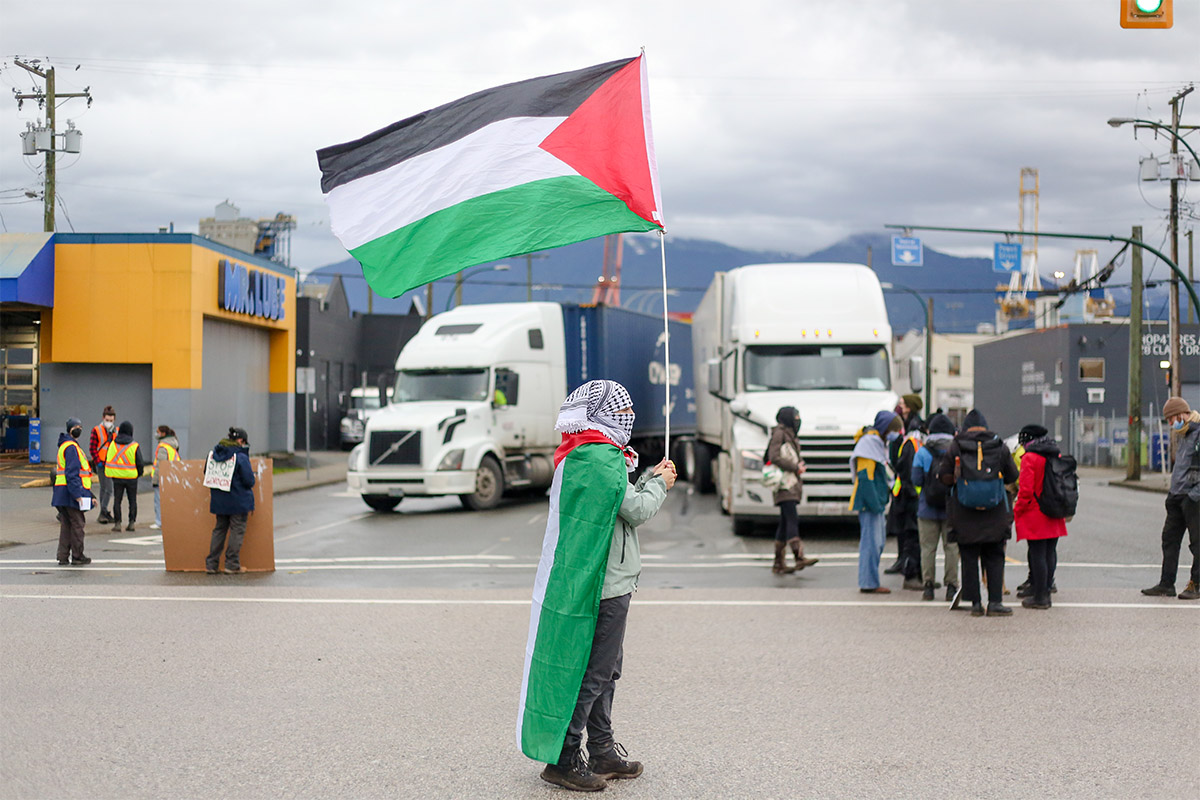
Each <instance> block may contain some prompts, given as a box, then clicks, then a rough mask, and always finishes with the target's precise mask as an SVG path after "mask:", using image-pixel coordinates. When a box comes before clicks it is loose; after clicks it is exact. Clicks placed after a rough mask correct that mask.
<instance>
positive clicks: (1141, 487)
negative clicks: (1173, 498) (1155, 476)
mask: <svg viewBox="0 0 1200 800" xmlns="http://www.w3.org/2000/svg"><path fill="white" fill-rule="evenodd" d="M1108 485H1109V486H1119V487H1121V488H1122V489H1132V490H1134V491H1135V492H1151V493H1154V494H1167V490H1166V488H1165V487H1162V488H1160V487H1158V486H1147V485H1146V484H1144V483H1139V482H1138V481H1109V482H1108Z"/></svg>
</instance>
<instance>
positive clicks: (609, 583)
mask: <svg viewBox="0 0 1200 800" xmlns="http://www.w3.org/2000/svg"><path fill="white" fill-rule="evenodd" d="M666 499H667V484H666V482H665V481H664V480H663V479H662V478H660V477H658V476H657V475H653V474H652V473H650V472H646V473H644V474H643V475H642V477H640V478H638V482H637V484H636V485H634V484H632V483H630V484H628V485H627V486H626V487H625V499H623V500H622V501H621V508H620V510H619V511H617V524H616V526H614V529H613V538H612V545H611V546H610V547H609V548H608V567H607V568H606V569H605V570H604V588H603V589H602V590H601V592H600V599H602V600H608V599H609V598H612V597H620V596H622V595H626V594H629V593H630V592H632V591H633V590H634V589H636V588H637V582H638V576H639V575H641V574H642V551H641V545H640V544H639V543H638V533H637V528H638V526H639V525H641V524H642V523H643V522H646V521H647V520H649V519H650V518H651V517H653V516H654V515H655V514H657V513H658V510H659V509H660V508H662V504H663V501H664V500H666Z"/></svg>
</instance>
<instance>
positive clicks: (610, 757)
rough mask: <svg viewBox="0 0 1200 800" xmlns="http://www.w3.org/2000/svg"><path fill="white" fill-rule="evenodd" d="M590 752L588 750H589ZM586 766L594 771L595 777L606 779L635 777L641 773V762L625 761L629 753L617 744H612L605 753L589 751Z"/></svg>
mask: <svg viewBox="0 0 1200 800" xmlns="http://www.w3.org/2000/svg"><path fill="white" fill-rule="evenodd" d="M589 753H590V751H589ZM590 755H591V758H589V759H588V768H590V769H591V770H592V772H594V773H596V777H598V778H605V779H607V780H610V781H611V780H612V779H614V778H617V779H627V778H636V777H637V776H639V775H641V774H642V762H640V761H626V760H625V757H626V756H628V755H629V753H627V752H625V748H624V747H622V746H621V745H619V744H614V745H613V748H612V749H611V750H609V751H608V752H607V753H590Z"/></svg>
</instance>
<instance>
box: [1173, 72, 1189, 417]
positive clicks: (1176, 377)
mask: <svg viewBox="0 0 1200 800" xmlns="http://www.w3.org/2000/svg"><path fill="white" fill-rule="evenodd" d="M1194 88H1195V87H1194V86H1189V87H1187V88H1186V89H1184V90H1183V91H1181V92H1180V93H1179V94H1177V95H1175V96H1174V97H1172V98H1171V163H1172V165H1174V163H1175V161H1176V159H1177V158H1178V157H1179V107H1180V106H1181V105H1182V104H1183V98H1185V97H1187V96H1188V95H1189V94H1190V93H1191V92H1192V90H1193V89H1194ZM1171 174H1172V176H1173V177H1172V178H1171V260H1172V261H1174V262H1175V263H1176V264H1178V263H1179V178H1178V171H1173V172H1172V173H1171ZM1189 280H1190V279H1189ZM1170 298H1171V300H1170V302H1171V308H1170V312H1169V315H1168V317H1167V321H1168V328H1169V330H1168V332H1167V339H1168V341H1169V347H1170V355H1168V356H1167V357H1168V358H1169V359H1170V360H1171V396H1172V397H1179V396H1180V395H1181V394H1182V383H1183V376H1182V372H1183V370H1181V369H1180V367H1181V366H1182V363H1181V362H1180V360H1179V356H1180V348H1179V278H1178V276H1175V275H1172V276H1171V291H1170Z"/></svg>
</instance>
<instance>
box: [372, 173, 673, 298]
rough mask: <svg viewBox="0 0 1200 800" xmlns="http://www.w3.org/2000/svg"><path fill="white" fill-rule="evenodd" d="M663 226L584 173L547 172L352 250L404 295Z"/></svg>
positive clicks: (382, 290)
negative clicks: (461, 274) (465, 272)
mask: <svg viewBox="0 0 1200 800" xmlns="http://www.w3.org/2000/svg"><path fill="white" fill-rule="evenodd" d="M658 229H659V228H658V226H657V225H655V224H654V223H653V222H648V221H647V220H644V219H642V218H641V217H639V216H638V215H637V214H634V213H633V212H632V211H630V210H629V207H628V206H627V205H625V203H624V202H622V201H621V200H620V199H618V198H617V197H615V196H613V195H612V194H609V193H608V192H606V191H604V190H603V189H600V188H599V187H598V186H596V185H595V184H594V183H592V182H591V181H589V180H587V179H586V178H582V177H563V178H548V179H546V180H540V181H533V182H531V183H526V184H522V185H520V186H514V187H513V188H511V189H505V190H503V191H499V192H492V193H491V194H486V195H483V196H481V197H476V198H473V199H471V200H467V201H465V202H462V203H459V204H458V205H455V206H452V207H450V208H447V209H445V210H443V211H439V212H437V213H435V214H431V215H429V216H428V217H425V218H424V219H421V220H418V221H417V222H414V223H412V224H411V225H406V226H405V227H403V228H400V229H399V230H396V231H393V232H392V233H389V234H387V235H386V236H381V237H379V238H378V239H374V240H372V241H370V242H367V243H366V244H364V245H362V246H360V247H356V248H354V249H353V250H351V251H350V254H351V255H353V256H354V257H355V258H356V259H358V261H359V262H360V263H361V264H362V267H363V274H364V275H365V276H366V278H367V282H368V283H369V284H370V285H371V288H373V289H374V290H375V291H376V292H378V293H379V294H381V295H384V296H385V297H399V296H400V295H402V294H404V293H405V292H407V291H408V290H409V289H413V288H416V287H417V286H421V285H422V284H426V283H429V282H431V281H434V280H437V279H438V278H444V277H446V276H447V275H452V274H453V273H455V272H458V271H459V270H461V269H465V268H466V267H471V266H475V265H476V264H484V263H487V262H488V261H495V260H497V259H500V258H507V257H509V256H514V255H521V254H523V253H532V252H535V251H537V250H547V249H550V248H552V247H562V246H563V245H566V244H571V243H572V242H578V241H581V240H583V239H592V238H594V237H597V236H604V235H606V234H610V233H620V232H623V231H652V230H658ZM401 254H403V257H402V256H401Z"/></svg>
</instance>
